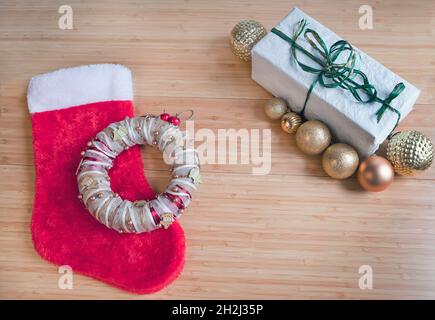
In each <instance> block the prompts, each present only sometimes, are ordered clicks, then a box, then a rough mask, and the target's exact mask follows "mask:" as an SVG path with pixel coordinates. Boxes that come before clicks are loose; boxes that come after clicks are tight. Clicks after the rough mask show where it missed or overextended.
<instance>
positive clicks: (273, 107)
mask: <svg viewBox="0 0 435 320" xmlns="http://www.w3.org/2000/svg"><path fill="white" fill-rule="evenodd" d="M287 109H288V108H287V102H285V100H284V99H281V98H273V99H270V100H268V101H267V102H266V104H265V105H264V112H265V113H266V115H267V116H268V117H269V118H270V119H272V120H278V119H279V118H281V117H282V116H283V115H284V114H285V113H286V112H287Z"/></svg>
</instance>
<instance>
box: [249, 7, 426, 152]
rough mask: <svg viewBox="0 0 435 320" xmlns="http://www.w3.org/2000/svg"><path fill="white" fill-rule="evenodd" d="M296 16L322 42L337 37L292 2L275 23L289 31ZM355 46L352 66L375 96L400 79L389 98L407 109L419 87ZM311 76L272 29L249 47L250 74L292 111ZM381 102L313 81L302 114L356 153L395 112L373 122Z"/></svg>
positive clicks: (379, 134) (382, 131) (383, 133)
mask: <svg viewBox="0 0 435 320" xmlns="http://www.w3.org/2000/svg"><path fill="white" fill-rule="evenodd" d="M301 19H306V20H307V22H308V23H309V25H308V28H311V29H313V30H315V31H317V32H318V33H319V35H320V36H321V37H322V39H323V40H324V42H325V43H326V46H327V47H328V48H329V47H330V46H331V45H332V44H333V43H335V42H336V41H338V40H341V39H342V38H340V37H339V36H337V35H336V34H335V33H333V32H332V31H331V30H329V29H328V28H326V27H325V26H323V25H322V24H320V23H319V22H317V21H316V20H314V19H313V18H311V17H310V16H308V15H306V14H305V13H304V12H303V11H301V10H300V9H298V8H294V9H293V10H292V11H291V12H290V14H289V15H287V16H286V17H285V18H284V19H283V20H281V22H279V23H278V25H277V26H276V27H275V28H276V29H278V30H280V31H281V32H283V33H284V34H286V35H287V36H289V37H292V35H293V31H294V28H295V26H296V25H297V23H298V22H299V21H300V20H301ZM297 43H298V44H299V45H301V46H302V47H304V48H305V49H307V50H308V51H309V52H311V53H313V54H315V55H316V56H319V55H318V54H317V53H315V52H314V51H315V50H314V49H313V48H312V47H311V46H310V45H309V44H308V43H307V41H306V39H305V38H304V37H303V36H300V37H299V38H298V39H297ZM355 50H356V51H357V53H358V54H357V56H359V58H358V59H357V69H358V70H361V71H362V72H364V73H365V74H366V75H367V77H368V80H369V82H370V83H371V84H372V85H374V87H375V88H376V90H377V92H378V97H380V98H381V99H385V98H386V97H387V96H388V95H389V94H390V93H391V91H392V90H393V88H394V87H395V85H396V84H397V83H400V82H403V83H404V85H405V89H404V91H403V92H402V93H401V94H400V95H399V96H398V97H397V98H395V99H394V100H393V101H392V103H391V106H392V107H394V108H395V109H397V110H398V111H399V112H400V114H401V120H403V119H404V118H405V117H406V115H407V114H408V113H409V112H410V111H411V109H412V107H413V105H414V103H415V101H416V100H417V98H418V96H419V94H420V90H418V89H417V88H416V87H414V86H413V85H412V84H410V83H409V82H407V81H405V80H404V79H402V78H401V77H399V76H398V75H396V74H395V73H393V72H392V71H390V70H388V69H387V68H386V67H384V66H383V65H382V64H380V63H379V62H377V61H376V60H374V59H373V58H371V57H369V56H368V55H367V54H365V53H364V52H362V51H361V50H359V49H358V48H355ZM297 56H298V58H299V59H300V60H301V61H302V62H304V63H307V64H309V65H312V66H316V67H318V65H316V64H315V63H314V62H312V61H311V60H309V59H308V58H307V57H306V56H304V54H303V53H301V52H299V51H297ZM316 78H317V75H315V74H312V73H308V72H305V71H304V70H302V69H301V68H300V67H299V65H298V64H297V63H296V61H295V60H294V57H293V56H292V55H291V50H290V44H289V43H288V42H286V41H284V40H283V39H282V38H280V37H279V36H278V35H276V34H274V33H272V32H269V33H268V34H267V35H266V36H265V37H264V38H263V39H262V40H261V41H259V42H258V43H257V44H256V45H255V46H254V48H253V49H252V79H254V80H255V81H256V82H257V83H259V84H260V85H261V86H262V87H264V88H265V89H266V90H268V91H269V92H271V93H272V94H273V95H274V96H276V97H281V98H284V99H286V100H287V102H288V104H289V106H290V107H291V109H292V110H293V111H296V112H300V111H301V110H302V107H303V105H304V101H305V98H306V96H307V92H308V89H309V87H310V86H311V84H312V83H313V81H314V80H315V79H316ZM381 105H382V104H380V103H379V102H372V103H361V102H358V101H357V100H356V99H355V98H354V97H353V96H352V94H351V93H350V92H349V91H347V90H344V89H342V88H325V87H323V86H321V85H320V84H317V85H316V86H315V87H314V90H313V91H312V93H311V95H310V98H309V100H308V103H307V106H306V109H305V117H306V118H307V119H318V120H321V121H323V122H324V123H326V124H327V125H328V126H329V128H330V129H331V131H332V133H333V135H334V137H335V139H336V140H338V141H340V142H345V143H348V144H350V145H351V146H353V147H354V148H355V149H356V150H357V151H358V153H359V154H360V156H361V157H366V156H368V155H371V154H373V153H374V152H375V151H376V150H377V149H378V147H379V145H380V144H381V143H382V142H383V141H385V139H386V138H387V136H388V135H389V133H390V132H391V130H392V129H393V128H394V126H395V124H396V121H397V114H396V113H394V112H392V111H391V110H386V112H385V113H384V115H383V116H382V118H381V120H380V121H379V123H378V122H377V119H376V111H377V110H378V109H379V108H380V107H381Z"/></svg>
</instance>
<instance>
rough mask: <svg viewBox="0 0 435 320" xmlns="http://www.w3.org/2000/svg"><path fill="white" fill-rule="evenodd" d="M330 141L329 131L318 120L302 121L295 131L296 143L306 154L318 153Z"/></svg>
mask: <svg viewBox="0 0 435 320" xmlns="http://www.w3.org/2000/svg"><path fill="white" fill-rule="evenodd" d="M330 143H331V132H330V131H329V129H328V127H327V126H326V125H325V124H324V123H323V122H321V121H319V120H310V121H307V122H304V123H303V124H302V125H301V126H300V127H299V129H298V130H297V131H296V145H297V146H298V147H299V149H300V150H301V151H302V152H303V153H306V154H310V155H314V154H320V153H322V152H323V150H325V149H326V148H327V147H328V146H329V144H330Z"/></svg>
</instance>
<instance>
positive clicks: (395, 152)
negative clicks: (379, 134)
mask: <svg viewBox="0 0 435 320" xmlns="http://www.w3.org/2000/svg"><path fill="white" fill-rule="evenodd" d="M386 152H387V159H388V160H389V161H390V162H391V164H392V165H393V167H394V171H396V172H397V173H398V174H400V175H402V176H413V175H416V174H418V173H420V172H422V171H424V170H426V169H427V168H429V167H430V165H431V164H432V161H433V154H434V151H433V144H432V142H431V141H430V139H429V138H428V137H426V136H425V135H424V134H422V133H421V132H418V131H414V130H407V131H400V132H397V133H395V134H394V135H393V136H392V137H391V138H390V139H389V140H388V145H387V151H386Z"/></svg>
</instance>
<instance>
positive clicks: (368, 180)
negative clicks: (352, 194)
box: [357, 155, 394, 192]
mask: <svg viewBox="0 0 435 320" xmlns="http://www.w3.org/2000/svg"><path fill="white" fill-rule="evenodd" d="M357 176H358V182H359V184H360V185H361V187H362V188H363V189H365V190H367V191H370V192H380V191H384V190H385V189H387V188H388V187H389V186H390V184H391V183H392V182H393V180H394V170H393V166H392V165H391V163H390V162H389V161H388V160H387V159H385V158H382V157H379V156H376V155H373V156H370V157H368V158H367V159H365V160H364V161H363V162H361V164H360V166H359V168H358V174H357Z"/></svg>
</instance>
